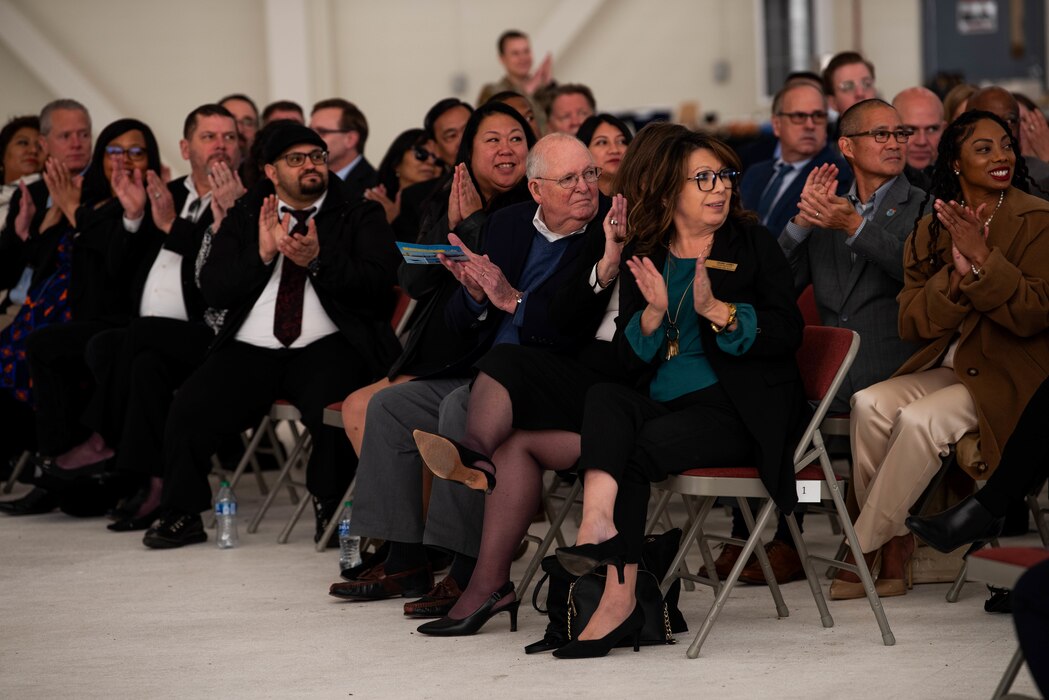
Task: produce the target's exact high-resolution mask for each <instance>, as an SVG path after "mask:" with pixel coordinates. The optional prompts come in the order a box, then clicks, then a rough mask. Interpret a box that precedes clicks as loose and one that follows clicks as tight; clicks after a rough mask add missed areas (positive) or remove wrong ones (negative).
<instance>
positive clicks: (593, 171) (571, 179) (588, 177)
mask: <svg viewBox="0 0 1049 700" xmlns="http://www.w3.org/2000/svg"><path fill="white" fill-rule="evenodd" d="M600 177H601V168H587V169H586V170H584V171H583V172H581V173H578V174H577V173H572V174H571V175H565V176H564V177H533V178H532V179H533V180H549V181H550V182H556V183H557V184H558V185H560V186H561V187H562V188H564V189H566V190H570V189H572V188H573V187H575V186H576V183H577V182H579V178H583V182H586V183H588V184H593V183H595V182H597V181H598V179H599V178H600Z"/></svg>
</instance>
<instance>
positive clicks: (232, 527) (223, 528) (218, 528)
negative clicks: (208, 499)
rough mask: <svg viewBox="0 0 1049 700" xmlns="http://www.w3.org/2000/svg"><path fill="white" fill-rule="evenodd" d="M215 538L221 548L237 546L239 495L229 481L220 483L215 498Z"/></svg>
mask: <svg viewBox="0 0 1049 700" xmlns="http://www.w3.org/2000/svg"><path fill="white" fill-rule="evenodd" d="M215 539H216V540H217V541H218V544H219V549H230V548H231V547H236V546H237V497H236V496H234V495H233V489H231V488H230V487H229V482H228V481H223V482H222V483H221V484H219V495H218V498H216V499H215Z"/></svg>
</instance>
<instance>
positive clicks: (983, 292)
mask: <svg viewBox="0 0 1049 700" xmlns="http://www.w3.org/2000/svg"><path fill="white" fill-rule="evenodd" d="M1017 155H1018V145H1017V144H1016V142H1015V141H1014V139H1013V137H1012V135H1011V132H1010V130H1009V128H1008V126H1007V125H1006V123H1005V122H1003V121H1002V120H1001V119H1000V118H998V117H997V116H995V115H994V114H991V113H990V112H980V111H974V112H966V113H964V114H963V115H962V116H960V117H959V118H958V119H956V120H955V121H954V122H952V123H951V125H950V126H949V127H947V129H946V130H945V131H944V134H943V137H942V139H941V140H940V146H939V153H938V156H937V159H936V169H935V170H934V172H933V181H932V187H931V191H930V197H935V198H936V201H935V213H934V214H932V215H930V216H926V217H925V218H923V219H921V220H920V222H919V223H918V226H917V230H916V231H915V232H914V233H913V234H911V237H910V238H909V239H908V242H907V243H906V244H905V246H904V288H903V291H902V292H901V293H900V296H899V302H900V318H899V330H900V337H901V338H903V339H904V340H913V341H921V342H923V343H924V347H922V348H921V349H920V350H918V351H917V352H916V353H915V354H914V355H913V356H912V357H911V358H910V359H909V360H907V361H906V362H905V363H904V364H903V366H902V367H900V369H899V370H898V371H897V373H896V375H895V376H894V377H892V378H891V379H888V380H886V381H884V382H880V383H878V384H875V385H873V386H871V387H868V388H867V389H864V390H863V391H860V392H857V393H856V394H855V395H854V396H853V397H852V418H851V429H850V431H851V433H852V435H851V438H852V453H853V476H854V481H853V484H854V487H855V489H856V497H857V501H858V502H859V504H860V507H861V510H860V515H859V517H858V518H857V520H856V535H857V537H858V538H859V546H860V549H861V550H862V551H863V552H864V553H865V556H866V557H867V558H868V559H869V562H868V563H869V564H872V563H873V562H874V560H875V558H876V555H877V554H878V552H879V550H880V551H881V570H880V572H879V574H878V580H877V582H876V584H875V586H876V588H877V590H878V593H879V594H880V595H882V596H889V595H903V594H904V593H906V591H907V583H908V581H907V580H906V579H907V575H908V562H909V561H910V559H911V555H912V554H913V551H914V539H913V537H912V536H911V534H910V533H909V532H908V531H907V527H906V525H905V520H906V518H907V515H908V511H909V509H910V508H911V506H913V505H914V503H915V502H916V501H917V499H918V497H919V496H920V495H921V494H922V492H923V491H924V490H925V488H926V486H928V484H929V483H930V481H931V480H932V478H933V476H934V475H935V474H936V473H937V471H939V469H940V464H941V461H940V458H941V456H942V455H946V454H947V453H948V451H949V446H950V445H951V444H952V443H955V442H957V441H958V440H959V439H960V438H961V437H962V436H963V435H965V434H966V433H968V432H972V431H976V430H978V431H979V435H980V452H981V454H982V456H983V458H984V460H985V461H986V462H987V464H988V466H989V467H991V468H995V467H997V466H998V463H999V460H1000V459H1001V451H1002V448H1003V446H1004V445H1005V443H1006V441H1007V440H1008V439H1009V436H1010V435H1011V434H1012V432H1013V430H1014V428H1015V427H1016V424H1017V422H1018V420H1019V418H1020V415H1021V413H1022V411H1023V407H1024V406H1025V405H1026V404H1027V403H1028V401H1029V400H1030V399H1031V397H1032V396H1033V395H1034V393H1035V390H1036V389H1037V388H1038V386H1039V385H1040V384H1041V383H1042V382H1043V381H1044V380H1045V379H1046V376H1047V374H1049V343H1047V342H1046V340H1047V338H1049V336H1047V334H1046V329H1047V328H1049V281H1047V280H1049V235H1047V234H1049V204H1046V203H1045V202H1044V201H1042V200H1040V199H1038V198H1036V197H1033V196H1031V195H1028V194H1027V193H1026V192H1024V191H1021V189H1018V188H1019V187H1022V186H1025V183H1026V180H1027V169H1026V167H1025V166H1024V163H1023V159H1022V158H1018V157H1017ZM830 592H831V598H837V599H844V598H859V597H863V596H864V595H865V592H864V590H863V586H862V584H860V583H859V581H858V580H857V579H855V578H854V577H853V576H852V575H851V574H848V573H845V572H842V573H840V574H839V575H838V578H837V579H836V580H835V581H834V582H833V583H832V585H831V590H830Z"/></svg>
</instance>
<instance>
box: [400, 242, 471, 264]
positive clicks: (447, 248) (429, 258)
mask: <svg viewBox="0 0 1049 700" xmlns="http://www.w3.org/2000/svg"><path fill="white" fill-rule="evenodd" d="M397 248H398V249H400V251H401V255H402V256H404V262H406V263H408V264H409V265H440V264H441V261H440V260H438V259H437V254H438V253H443V254H444V255H445V256H446V257H447V258H448V259H449V260H454V261H456V262H465V261H466V260H467V257H466V254H465V253H464V252H463V249H462V248H460V247H459V246H457V245H423V244H422V243H402V242H401V241H397Z"/></svg>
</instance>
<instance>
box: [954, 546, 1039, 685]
mask: <svg viewBox="0 0 1049 700" xmlns="http://www.w3.org/2000/svg"><path fill="white" fill-rule="evenodd" d="M1046 559H1049V550H1047V549H1042V548H1041V547H996V548H994V549H984V550H980V551H979V552H973V553H972V554H971V555H969V559H968V562H967V563H968V567H967V568H968V570H969V578H970V579H972V580H974V581H982V582H984V583H989V584H991V585H992V586H998V587H1000V588H1009V589H1011V588H1013V586H1015V585H1016V582H1017V580H1019V578H1020V576H1022V575H1023V573H1024V572H1025V571H1027V570H1028V569H1029V568H1031V567H1032V566H1034V565H1036V564H1040V563H1042V562H1043V561H1045V560H1046ZM1023 663H1024V655H1023V650H1022V649H1020V648H1019V647H1017V649H1016V653H1015V654H1013V658H1012V659H1011V660H1010V661H1009V664H1008V665H1007V666H1006V667H1005V673H1004V674H1002V679H1001V680H1000V681H998V687H997V688H995V689H994V695H992V696H991V700H998V699H999V698H1003V697H1005V695H1006V694H1007V693H1008V692H1009V688H1011V687H1012V685H1013V682H1014V681H1015V680H1016V675H1017V674H1018V673H1019V672H1020V667H1021V666H1023Z"/></svg>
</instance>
